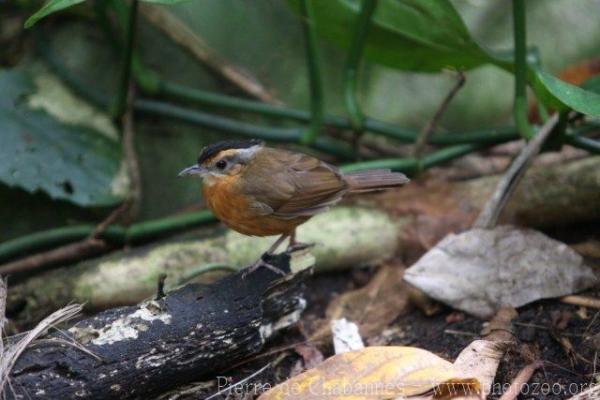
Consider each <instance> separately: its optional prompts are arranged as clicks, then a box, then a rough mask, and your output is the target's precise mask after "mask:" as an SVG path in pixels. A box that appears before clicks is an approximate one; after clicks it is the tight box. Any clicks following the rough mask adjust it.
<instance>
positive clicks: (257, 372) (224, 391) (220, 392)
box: [204, 363, 271, 400]
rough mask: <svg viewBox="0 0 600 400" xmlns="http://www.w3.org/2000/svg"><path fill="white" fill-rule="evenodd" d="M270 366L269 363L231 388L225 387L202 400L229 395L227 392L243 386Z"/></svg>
mask: <svg viewBox="0 0 600 400" xmlns="http://www.w3.org/2000/svg"><path fill="white" fill-rule="evenodd" d="M270 366H271V363H269V364H267V365H265V366H264V367H262V368H261V369H259V370H258V371H256V372H254V373H252V375H249V376H247V377H245V378H244V379H242V380H241V381H239V382H236V383H234V384H233V385H231V386H228V387H226V388H225V389H223V390H219V391H218V392H217V393H214V394H212V395H210V396H208V397H207V398H206V399H204V400H210V399H214V398H215V397H217V396H220V395H222V394H224V393H229V392H230V391H231V390H232V389H233V388H235V387H236V386H240V385H243V384H244V383H246V382H248V381H249V380H250V379H252V378H254V377H255V376H257V375H259V374H261V373H262V372H264V371H265V370H266V369H267V368H269V367H270Z"/></svg>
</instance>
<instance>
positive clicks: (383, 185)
mask: <svg viewBox="0 0 600 400" xmlns="http://www.w3.org/2000/svg"><path fill="white" fill-rule="evenodd" d="M344 178H346V182H348V185H349V186H350V193H357V192H372V191H376V190H383V189H388V188H393V187H397V186H402V185H404V184H405V183H408V182H409V181H410V179H408V178H407V177H406V175H404V174H401V173H400V172H392V171H390V170H389V169H372V170H369V171H359V172H351V173H349V174H345V175H344Z"/></svg>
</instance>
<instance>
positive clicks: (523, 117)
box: [513, 0, 534, 139]
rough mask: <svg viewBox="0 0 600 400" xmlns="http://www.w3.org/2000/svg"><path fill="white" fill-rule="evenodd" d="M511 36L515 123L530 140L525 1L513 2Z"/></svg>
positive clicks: (532, 133) (516, 0) (517, 0)
mask: <svg viewBox="0 0 600 400" xmlns="http://www.w3.org/2000/svg"><path fill="white" fill-rule="evenodd" d="M513 36H514V37H513V39H514V43H515V104H514V116H515V123H516V124H517V128H518V129H519V133H520V134H521V136H523V137H524V138H525V139H531V138H532V137H533V135H534V132H533V129H531V126H530V125H529V121H528V119H527V26H526V18H525V0H513Z"/></svg>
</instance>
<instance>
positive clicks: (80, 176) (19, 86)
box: [0, 70, 125, 206]
mask: <svg viewBox="0 0 600 400" xmlns="http://www.w3.org/2000/svg"><path fill="white" fill-rule="evenodd" d="M0 87H1V88H2V90H1V91H0V132H2V134H1V135H0V181H2V182H3V183H5V184H6V185H9V186H15V187H20V188H22V189H25V190H26V191H28V192H31V193H33V192H36V191H38V190H43V191H44V192H46V193H47V194H48V195H50V196H51V197H52V198H56V199H64V200H68V201H70V202H73V203H75V204H78V205H81V206H109V205H114V204H116V203H118V202H119V201H121V200H122V199H123V197H124V194H125V193H123V190H121V189H122V187H123V185H119V182H120V178H119V177H122V172H121V173H120V165H121V148H120V145H119V143H118V142H117V141H116V140H115V139H114V138H110V137H108V136H107V135H106V134H104V133H101V132H99V131H96V130H93V129H91V128H88V127H82V126H78V125H73V124H70V123H63V122H61V121H59V120H58V119H56V118H54V117H53V116H52V115H50V114H49V113H48V112H46V111H44V110H41V109H33V108H32V107H31V105H30V99H31V98H32V96H33V95H34V93H35V92H36V86H35V85H34V83H33V81H32V79H31V77H30V75H29V74H28V73H26V72H24V71H20V70H13V71H7V70H0ZM59 100H60V99H54V102H55V103H56V102H58V101H59ZM54 106H56V104H54ZM69 112H70V113H73V112H75V111H74V110H69Z"/></svg>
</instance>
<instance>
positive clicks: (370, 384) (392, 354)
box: [259, 346, 481, 400]
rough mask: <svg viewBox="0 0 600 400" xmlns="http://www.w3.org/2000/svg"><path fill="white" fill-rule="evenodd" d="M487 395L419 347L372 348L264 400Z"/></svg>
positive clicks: (330, 362)
mask: <svg viewBox="0 0 600 400" xmlns="http://www.w3.org/2000/svg"><path fill="white" fill-rule="evenodd" d="M480 392H481V387H480V384H479V381H478V380H477V379H475V378H472V377H469V376H464V375H463V373H462V371H461V370H460V369H459V368H457V367H455V366H454V364H452V363H450V362H449V361H446V360H444V359H443V358H441V357H438V356H436V355H435V354H433V353H431V352H429V351H427V350H423V349H419V348H416V347H406V346H390V347H366V348H364V349H362V350H357V351H352V352H348V353H342V354H337V355H335V356H333V357H331V358H328V359H327V360H325V361H324V362H323V363H321V364H320V365H319V366H318V367H316V368H313V369H311V370H308V371H306V372H304V373H302V374H300V375H297V376H295V377H293V378H291V379H289V380H287V381H285V382H283V383H280V384H279V385H277V386H275V387H274V388H273V389H271V390H269V391H268V392H266V393H264V394H262V395H261V396H260V397H259V400H284V399H294V400H307V399H321V398H327V399H328V400H336V399H340V400H341V399H344V400H348V399H351V400H379V399H382V400H383V399H390V398H395V397H408V396H419V395H424V394H428V395H429V396H430V397H431V398H434V399H451V398H455V397H459V396H465V395H477V396H479V393H480Z"/></svg>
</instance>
